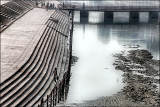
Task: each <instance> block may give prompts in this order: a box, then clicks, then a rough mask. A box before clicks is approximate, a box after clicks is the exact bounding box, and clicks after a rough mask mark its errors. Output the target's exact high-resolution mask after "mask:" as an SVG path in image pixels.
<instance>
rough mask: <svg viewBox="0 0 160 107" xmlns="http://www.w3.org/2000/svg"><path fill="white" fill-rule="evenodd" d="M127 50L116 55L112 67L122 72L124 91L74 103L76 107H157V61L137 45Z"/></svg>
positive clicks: (127, 47) (128, 47)
mask: <svg viewBox="0 0 160 107" xmlns="http://www.w3.org/2000/svg"><path fill="white" fill-rule="evenodd" d="M123 47H124V48H125V49H126V50H124V51H121V52H120V53H116V54H114V55H113V57H115V58H116V60H115V62H114V63H113V65H114V66H115V69H116V70H117V71H120V72H121V71H123V72H124V74H123V75H122V76H123V82H124V84H125V86H124V88H123V89H121V91H119V92H118V93H116V94H114V95H113V96H106V97H100V98H98V99H96V100H86V101H83V102H82V103H78V104H77V103H75V104H71V105H75V106H147V107H151V106H158V105H159V104H160V102H159V100H160V99H159V98H160V96H159V95H160V94H159V81H160V79H159V62H160V61H159V60H155V59H153V56H152V54H151V53H150V52H148V51H147V50H143V49H140V48H139V47H140V46H139V45H134V46H128V45H124V46H123Z"/></svg>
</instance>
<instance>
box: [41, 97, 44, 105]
mask: <svg viewBox="0 0 160 107" xmlns="http://www.w3.org/2000/svg"><path fill="white" fill-rule="evenodd" d="M43 102H44V99H43V98H42V99H41V107H43Z"/></svg>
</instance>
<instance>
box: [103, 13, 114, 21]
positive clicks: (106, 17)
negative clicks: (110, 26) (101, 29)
mask: <svg viewBox="0 0 160 107" xmlns="http://www.w3.org/2000/svg"><path fill="white" fill-rule="evenodd" d="M113 18H114V14H113V12H104V23H113Z"/></svg>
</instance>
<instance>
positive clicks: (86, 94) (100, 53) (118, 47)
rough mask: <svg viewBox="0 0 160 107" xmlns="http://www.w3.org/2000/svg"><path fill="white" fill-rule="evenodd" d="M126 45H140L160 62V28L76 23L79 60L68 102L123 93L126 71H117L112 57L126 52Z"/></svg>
mask: <svg viewBox="0 0 160 107" xmlns="http://www.w3.org/2000/svg"><path fill="white" fill-rule="evenodd" d="M92 15H94V14H92ZM75 17H77V16H75ZM89 20H92V19H89ZM95 20H99V19H95ZM92 21H93V20H92ZM126 44H129V45H140V46H141V48H142V49H147V50H149V51H150V52H151V53H152V54H153V56H154V59H159V26H158V25H115V24H114V25H96V24H95V25H93V24H92V25H91V24H75V25H74V36H73V55H74V56H77V57H78V58H79V59H78V62H76V63H75V64H74V66H73V67H72V68H71V72H72V76H71V81H70V88H69V93H68V98H67V102H66V103H68V104H69V103H79V102H82V101H83V100H91V99H96V98H98V97H102V96H112V95H113V94H115V93H117V92H118V91H120V90H121V89H122V88H123V87H124V86H125V84H124V83H123V82H122V74H123V72H121V71H117V70H115V68H114V66H113V65H112V64H113V62H114V60H115V59H114V58H113V57H112V54H114V53H117V52H120V51H123V50H124V48H123V47H122V45H126Z"/></svg>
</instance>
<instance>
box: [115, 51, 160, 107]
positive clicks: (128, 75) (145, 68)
mask: <svg viewBox="0 0 160 107" xmlns="http://www.w3.org/2000/svg"><path fill="white" fill-rule="evenodd" d="M128 53H129V54H128V55H124V54H115V55H114V57H116V58H117V60H116V61H115V63H114V64H113V65H114V66H115V69H117V70H121V71H123V72H124V75H123V77H124V80H123V82H124V83H126V84H127V85H126V86H125V87H124V89H122V93H123V94H124V95H125V97H126V98H128V99H132V101H133V102H136V103H141V104H142V103H144V106H145V105H146V106H158V105H159V104H160V93H159V92H158V90H157V89H158V88H159V83H160V79H159V62H160V61H159V60H154V59H152V58H153V56H152V54H151V53H150V52H148V51H147V50H140V49H136V50H130V51H128ZM155 84H157V85H155Z"/></svg>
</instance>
